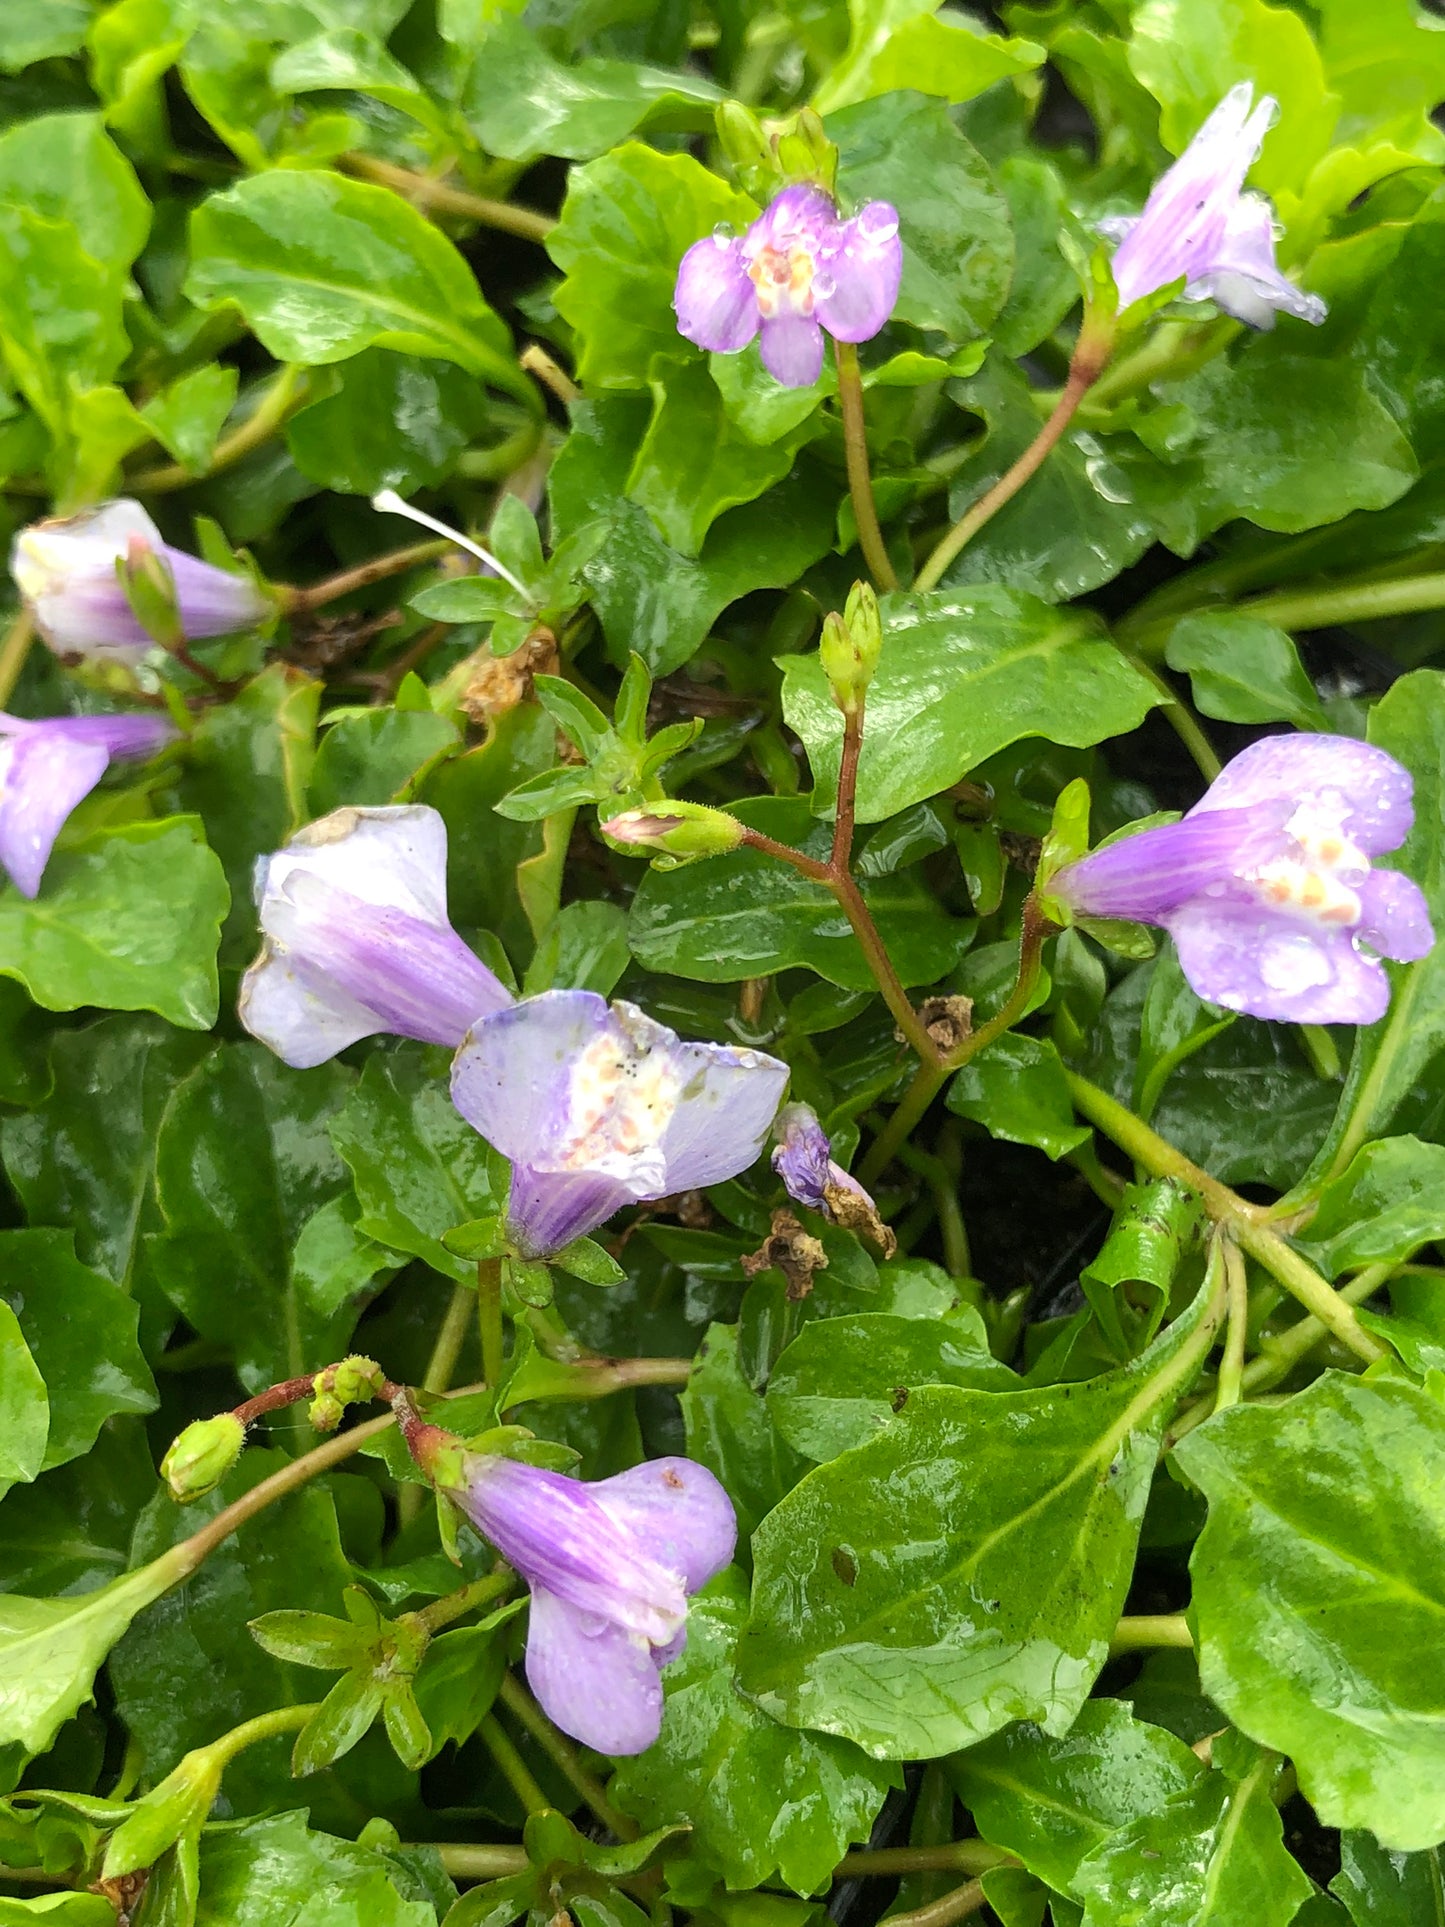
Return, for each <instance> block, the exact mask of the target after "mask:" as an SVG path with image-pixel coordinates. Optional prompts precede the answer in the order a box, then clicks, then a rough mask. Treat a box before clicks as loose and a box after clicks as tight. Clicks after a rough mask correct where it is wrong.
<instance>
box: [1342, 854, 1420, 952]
mask: <svg viewBox="0 0 1445 1927" xmlns="http://www.w3.org/2000/svg"><path fill="white" fill-rule="evenodd" d="M1360 908H1361V910H1362V912H1363V915H1362V916H1361V919H1360V922H1359V924H1358V925H1357V926H1356V928H1355V936H1356V937H1357V938H1358V939H1359V941H1360V942H1361V943H1364V944H1368V945H1369V947H1370V949H1371V950H1374V951H1376V952H1377V953H1378V954H1379V955H1380V956H1382V957H1390V958H1393V959H1394V961H1395V962H1396V963H1418V962H1419V960H1420V959H1421V957H1428V956H1429V954H1430V952H1431V950H1432V949H1433V948H1434V945H1435V932H1434V930H1433V929H1432V928H1431V925H1430V906H1429V905H1428V904H1427V903H1426V901H1425V893H1424V891H1423V890H1421V888H1420V886H1419V884H1418V883H1415V882H1414V881H1413V880H1412V879H1411V878H1410V877H1405V876H1401V875H1400V873H1399V871H1398V870H1372V871H1371V872H1370V874H1369V875H1368V876H1367V877H1366V878H1365V881H1364V882H1363V883H1362V884H1361V886H1360Z"/></svg>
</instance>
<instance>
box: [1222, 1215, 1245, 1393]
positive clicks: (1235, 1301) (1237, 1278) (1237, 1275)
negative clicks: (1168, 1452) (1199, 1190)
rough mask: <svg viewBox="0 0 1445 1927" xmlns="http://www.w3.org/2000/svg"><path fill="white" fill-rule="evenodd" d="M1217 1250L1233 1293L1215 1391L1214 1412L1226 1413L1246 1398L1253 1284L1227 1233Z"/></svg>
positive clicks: (1238, 1252) (1227, 1283) (1230, 1295)
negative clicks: (1247, 1337) (1245, 1358)
mask: <svg viewBox="0 0 1445 1927" xmlns="http://www.w3.org/2000/svg"><path fill="white" fill-rule="evenodd" d="M1214 1249H1215V1251H1217V1252H1218V1254H1219V1262H1220V1263H1222V1264H1223V1266H1224V1278H1225V1283H1226V1285H1227V1286H1228V1290H1229V1323H1228V1325H1227V1326H1226V1328H1225V1333H1224V1351H1223V1355H1222V1356H1221V1358H1220V1361H1219V1378H1218V1380H1217V1381H1216V1384H1215V1388H1214V1409H1215V1411H1216V1412H1223V1411H1226V1410H1227V1409H1228V1408H1229V1407H1230V1406H1231V1405H1238V1403H1239V1401H1240V1398H1241V1397H1242V1395H1243V1385H1244V1345H1245V1338H1246V1336H1247V1334H1248V1330H1249V1280H1248V1279H1247V1277H1246V1276H1245V1270H1244V1258H1243V1256H1242V1254H1241V1253H1240V1250H1239V1247H1238V1245H1236V1244H1235V1242H1234V1240H1233V1239H1232V1238H1231V1237H1230V1236H1229V1234H1228V1233H1227V1232H1220V1233H1219V1234H1218V1236H1217V1237H1216V1239H1215V1241H1214Z"/></svg>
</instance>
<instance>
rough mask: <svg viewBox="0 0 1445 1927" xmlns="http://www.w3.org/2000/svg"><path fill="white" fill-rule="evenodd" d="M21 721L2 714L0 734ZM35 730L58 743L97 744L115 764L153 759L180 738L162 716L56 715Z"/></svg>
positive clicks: (173, 725) (165, 717) (173, 726)
mask: <svg viewBox="0 0 1445 1927" xmlns="http://www.w3.org/2000/svg"><path fill="white" fill-rule="evenodd" d="M22 721H23V719H22V718H18V717H14V716H6V715H3V714H0V733H3V732H5V731H9V730H13V729H14V728H15V727H16V725H17V724H19V723H21V722H22ZM34 727H38V728H40V729H43V730H45V731H46V733H47V734H48V735H49V736H51V737H52V738H53V739H54V740H55V741H57V742H60V741H64V742H71V743H98V744H99V745H100V746H101V748H102V749H104V750H105V751H106V753H107V754H108V755H109V756H110V758H111V760H112V761H113V762H114V761H121V760H124V761H129V762H136V761H140V760H143V759H144V758H145V757H147V756H154V755H155V753H156V751H157V750H159V749H164V748H165V746H166V744H167V743H172V742H174V741H175V739H176V738H177V736H179V735H180V731H179V730H178V729H177V728H176V726H175V724H174V723H173V722H172V721H171V719H170V717H169V716H160V715H137V714H128V715H121V714H116V715H113V716H56V717H54V718H52V719H50V720H48V721H46V722H44V723H40V724H38V725H34Z"/></svg>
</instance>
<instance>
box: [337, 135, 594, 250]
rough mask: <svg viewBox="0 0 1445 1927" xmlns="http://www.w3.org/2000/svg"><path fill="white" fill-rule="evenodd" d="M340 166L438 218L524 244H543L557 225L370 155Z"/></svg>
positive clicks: (550, 219)
mask: <svg viewBox="0 0 1445 1927" xmlns="http://www.w3.org/2000/svg"><path fill="white" fill-rule="evenodd" d="M341 165H342V166H343V167H344V168H345V169H346V171H347V172H348V173H349V174H356V175H358V176H359V177H360V178H361V179H362V180H363V181H372V182H374V183H375V184H376V185H378V186H380V187H391V188H395V190H396V192H397V193H398V194H403V195H405V196H406V198H407V199H408V200H410V201H417V202H419V203H420V204H421V206H423V207H425V208H435V209H436V211H437V212H438V213H439V214H460V215H461V216H462V217H463V218H464V219H465V220H468V221H477V222H479V223H480V224H481V226H483V227H490V228H496V229H497V230H498V231H499V232H500V233H502V234H516V235H520V236H521V238H522V239H523V240H524V241H536V242H538V243H541V242H544V241H545V240H546V239H547V236H548V235H549V234H550V233H551V232H552V230H553V228H554V227H556V225H557V222H556V219H555V217H554V216H553V215H550V214H541V213H539V212H538V211H537V210H536V209H535V208H530V207H516V206H514V205H513V204H512V202H510V201H493V200H488V199H487V197H486V196H485V195H482V194H469V193H468V192H467V191H466V189H465V188H460V187H449V186H448V185H447V183H446V182H445V181H434V180H432V179H431V178H430V177H429V176H428V175H426V174H415V173H413V172H412V170H411V169H410V168H408V167H396V166H394V165H393V164H392V162H390V161H381V160H377V159H376V157H375V156H374V155H372V154H343V155H342V156H341Z"/></svg>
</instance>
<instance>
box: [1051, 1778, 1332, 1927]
mask: <svg viewBox="0 0 1445 1927" xmlns="http://www.w3.org/2000/svg"><path fill="white" fill-rule="evenodd" d="M1250 1751H1253V1749H1250ZM1278 1765H1279V1761H1278V1760H1277V1759H1275V1758H1274V1756H1273V1755H1271V1754H1268V1753H1255V1757H1254V1760H1253V1762H1252V1764H1251V1765H1250V1766H1249V1768H1248V1770H1247V1771H1246V1772H1245V1773H1243V1774H1242V1776H1241V1777H1239V1778H1238V1779H1235V1778H1232V1777H1230V1776H1229V1775H1228V1774H1226V1773H1217V1772H1216V1773H1209V1774H1206V1775H1204V1776H1202V1777H1201V1778H1200V1779H1197V1780H1196V1781H1195V1782H1194V1783H1193V1785H1191V1786H1188V1787H1186V1788H1185V1789H1184V1790H1183V1791H1181V1792H1179V1793H1176V1794H1175V1795H1174V1796H1173V1798H1172V1799H1170V1800H1168V1801H1167V1802H1166V1803H1165V1804H1164V1805H1163V1806H1162V1807H1161V1808H1160V1809H1159V1810H1158V1811H1157V1812H1155V1813H1151V1814H1148V1815H1146V1816H1145V1817H1144V1818H1143V1819H1139V1820H1135V1821H1133V1822H1132V1823H1131V1824H1129V1825H1128V1826H1125V1827H1123V1828H1121V1829H1120V1831H1119V1832H1118V1833H1116V1834H1115V1835H1114V1836H1113V1838H1112V1839H1110V1840H1107V1841H1105V1843H1104V1844H1103V1845H1102V1846H1101V1847H1098V1848H1097V1849H1096V1850H1095V1851H1094V1853H1093V1854H1091V1855H1090V1857H1089V1858H1088V1859H1087V1860H1086V1861H1085V1862H1084V1863H1083V1865H1082V1866H1081V1867H1080V1868H1079V1869H1078V1872H1077V1873H1076V1875H1075V1877H1074V1883H1073V1891H1074V1892H1075V1893H1076V1894H1079V1895H1081V1896H1082V1897H1083V1898H1084V1903H1085V1904H1084V1927H1232V1923H1234V1922H1235V1921H1243V1920H1247V1921H1249V1922H1250V1923H1251V1927H1254V1923H1258V1927H1289V1924H1290V1922H1291V1921H1292V1920H1293V1919H1294V1917H1295V1914H1296V1913H1297V1912H1298V1910H1299V1908H1300V1906H1301V1905H1302V1904H1303V1902H1304V1901H1305V1900H1307V1899H1308V1898H1309V1896H1310V1894H1311V1893H1312V1892H1313V1891H1314V1886H1313V1883H1312V1881H1311V1880H1310V1879H1309V1877H1308V1875H1307V1874H1306V1873H1305V1871H1304V1869H1303V1868H1302V1867H1301V1866H1300V1865H1299V1863H1298V1862H1297V1861H1296V1860H1294V1859H1292V1858H1291V1856H1290V1854H1289V1852H1288V1850H1287V1849H1286V1847H1285V1844H1284V1832H1283V1828H1282V1826H1281V1824H1280V1817H1279V1814H1278V1812H1277V1811H1276V1809H1275V1804H1274V1801H1273V1799H1272V1798H1271V1797H1270V1786H1271V1782H1272V1781H1273V1779H1274V1775H1275V1770H1276V1768H1277V1767H1278Z"/></svg>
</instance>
